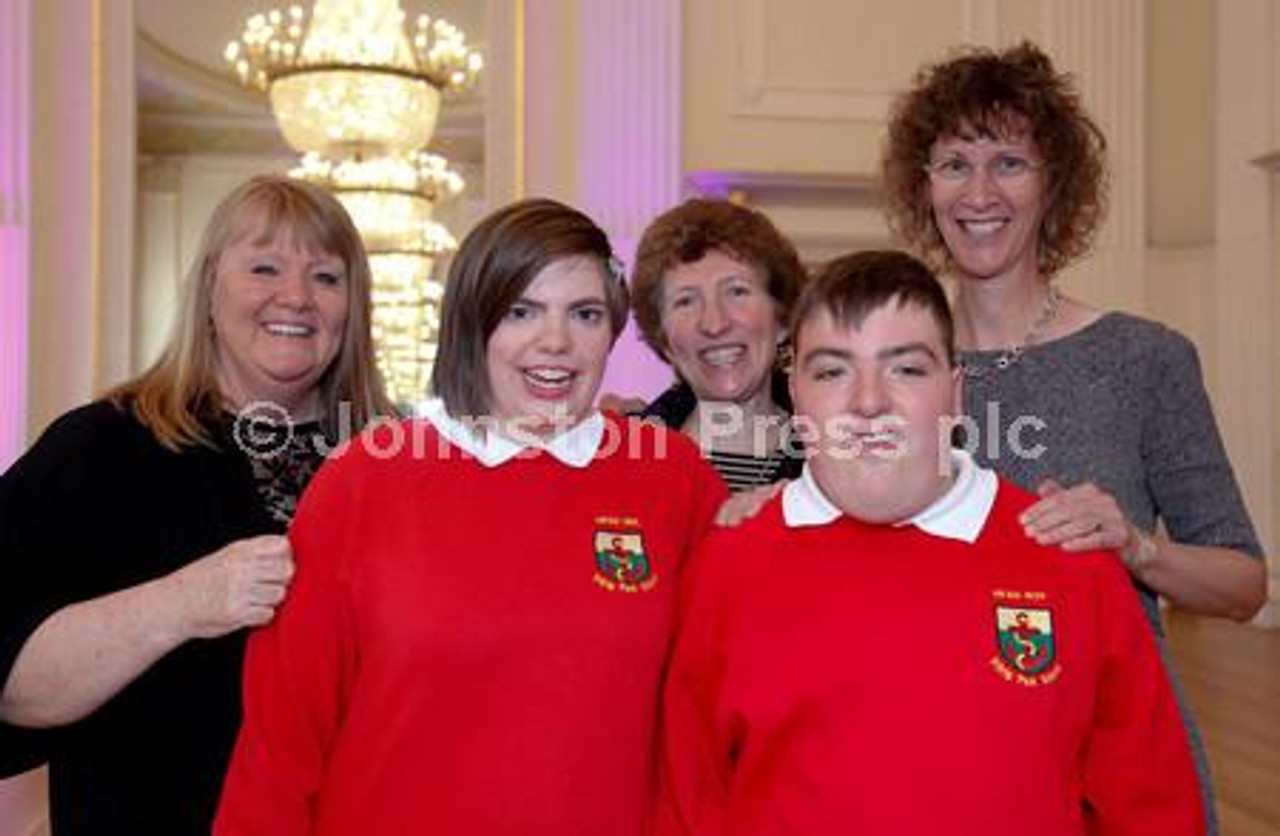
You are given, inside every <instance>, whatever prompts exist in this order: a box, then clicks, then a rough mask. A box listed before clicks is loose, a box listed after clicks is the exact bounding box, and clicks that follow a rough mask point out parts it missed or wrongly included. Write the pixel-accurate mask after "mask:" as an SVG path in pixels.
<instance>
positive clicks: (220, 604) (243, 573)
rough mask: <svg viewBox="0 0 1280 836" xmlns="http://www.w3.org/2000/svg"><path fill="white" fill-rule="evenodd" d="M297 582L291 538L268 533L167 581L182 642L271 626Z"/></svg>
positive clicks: (186, 568)
mask: <svg viewBox="0 0 1280 836" xmlns="http://www.w3.org/2000/svg"><path fill="white" fill-rule="evenodd" d="M292 579H293V550H292V548H291V547H290V545H289V539H288V538H287V537H284V536H282V535H278V534H266V535H262V536H259V537H248V538H245V539H243V540H236V541H234V542H232V543H229V544H227V545H226V546H223V547H222V548H221V549H218V550H217V551H216V552H213V553H212V554H208V555H205V556H204V557H202V558H200V559H198V560H195V561H192V562H191V563H188V564H187V565H186V566H184V567H182V568H181V569H179V570H177V571H176V572H173V573H172V574H170V575H169V576H168V577H167V578H166V579H165V581H166V585H167V586H168V587H169V590H170V594H171V595H172V596H173V601H174V603H175V605H176V606H177V612H178V618H179V624H180V629H181V630H182V633H183V638H205V639H209V638H216V637H217V636H222V635H226V634H227V633H230V632H233V631H235V630H238V629H240V628H241V627H256V626H258V625H261V624H266V623H268V622H269V621H271V619H272V618H274V617H275V612H276V607H277V606H279V604H280V602H281V601H283V600H284V597H285V593H286V592H288V590H289V582H290V581H291V580H292Z"/></svg>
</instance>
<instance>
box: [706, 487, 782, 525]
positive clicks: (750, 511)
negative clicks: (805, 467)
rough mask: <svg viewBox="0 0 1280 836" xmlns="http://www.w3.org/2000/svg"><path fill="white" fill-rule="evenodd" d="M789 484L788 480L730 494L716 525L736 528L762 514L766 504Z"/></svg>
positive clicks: (718, 513)
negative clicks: (761, 510)
mask: <svg viewBox="0 0 1280 836" xmlns="http://www.w3.org/2000/svg"><path fill="white" fill-rule="evenodd" d="M786 484H787V480H785V479H784V480H783V481H781V482H773V483H771V484H768V485H760V486H759V487H756V488H750V489H749V490H745V491H742V492H741V493H735V494H730V496H729V498H728V499H726V500H725V501H724V504H723V505H721V506H720V510H719V511H717V512H716V525H718V526H720V527H721V528H735V527H736V526H739V525H741V524H742V523H744V522H746V521H747V520H749V519H751V518H752V517H754V516H755V515H756V514H759V513H760V509H761V508H763V507H764V506H765V503H766V502H768V501H769V500H771V499H773V498H774V497H775V496H777V494H778V491H780V490H782V489H783V487H785V486H786Z"/></svg>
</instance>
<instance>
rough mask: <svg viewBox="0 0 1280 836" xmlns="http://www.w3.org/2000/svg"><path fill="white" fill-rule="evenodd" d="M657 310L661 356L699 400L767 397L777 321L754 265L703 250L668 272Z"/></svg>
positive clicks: (778, 332)
mask: <svg viewBox="0 0 1280 836" xmlns="http://www.w3.org/2000/svg"><path fill="white" fill-rule="evenodd" d="M661 310H662V331H663V334H664V335H665V336H666V342H667V354H668V359H670V361H671V363H672V365H674V366H675V367H676V370H677V371H679V372H680V376H681V377H682V378H684V380H685V381H686V382H687V383H688V384H689V385H690V387H692V389H693V391H694V393H695V394H696V395H697V396H698V399H699V400H707V401H730V402H735V403H746V402H750V401H752V400H757V401H760V400H764V401H767V400H768V398H769V391H770V390H769V381H770V374H771V373H772V370H773V361H774V357H775V356H776V354H777V350H778V342H779V341H780V340H781V338H782V326H781V324H780V323H779V322H778V308H777V303H776V302H774V300H773V297H772V296H770V295H769V291H768V283H767V280H766V277H765V275H764V274H763V273H762V272H761V271H760V270H759V269H758V268H756V267H754V266H752V265H750V264H746V263H744V262H741V261H739V260H737V259H735V258H733V257H731V256H729V255H728V254H726V253H724V252H722V251H720V250H709V251H708V252H707V254H706V255H704V256H703V257H702V258H700V259H698V260H697V261H691V262H688V263H685V264H679V265H677V266H676V267H674V268H673V269H672V270H670V271H669V272H668V273H667V275H666V277H665V278H664V279H663V282H662V302H661ZM761 405H763V404H761Z"/></svg>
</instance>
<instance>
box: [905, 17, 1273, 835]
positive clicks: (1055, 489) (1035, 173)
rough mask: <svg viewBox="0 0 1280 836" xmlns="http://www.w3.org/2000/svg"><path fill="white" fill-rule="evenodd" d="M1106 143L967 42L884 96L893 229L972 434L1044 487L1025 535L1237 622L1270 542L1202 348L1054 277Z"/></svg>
mask: <svg viewBox="0 0 1280 836" xmlns="http://www.w3.org/2000/svg"><path fill="white" fill-rule="evenodd" d="M1105 152H1106V141H1105V139H1104V137H1103V135H1102V133H1101V132H1100V131H1099V129H1098V127H1097V125H1096V124H1094V122H1093V121H1092V120H1091V119H1090V117H1089V116H1088V114H1087V113H1086V112H1085V110H1084V107H1083V105H1082V104H1081V101H1080V95H1079V93H1078V92H1077V91H1076V89H1075V88H1074V85H1073V83H1072V80H1071V79H1070V77H1069V76H1067V75H1065V74H1062V73H1059V72H1058V71H1056V70H1055V69H1054V67H1053V64H1052V62H1051V61H1050V60H1049V58H1048V57H1047V56H1046V55H1045V54H1044V53H1043V52H1042V51H1040V50H1039V49H1038V48H1037V47H1035V46H1034V45H1032V44H1029V43H1023V44H1020V45H1017V46H1014V47H1012V48H1009V49H1007V50H1004V51H993V50H987V49H971V50H967V51H964V52H961V53H959V54H957V55H955V56H953V57H951V58H949V59H948V60H945V61H942V62H940V63H938V64H935V65H932V66H928V67H925V68H924V69H923V70H922V71H921V72H920V73H919V75H918V76H917V77H916V79H915V83H914V85H913V86H912V88H911V89H910V90H908V91H907V92H906V93H904V94H903V95H902V96H901V97H900V98H899V99H898V100H897V102H896V103H895V106H894V109H893V112H892V115H891V118H890V126H889V136H888V141H887V145H886V151H885V156H884V161H883V176H884V185H885V194H886V202H887V205H888V213H889V219H890V225H891V226H892V227H893V229H894V230H895V231H896V232H897V233H899V234H900V235H901V236H902V237H903V238H904V239H905V240H906V241H907V242H908V243H910V244H911V245H913V246H914V247H915V248H916V249H917V250H918V251H919V252H920V253H921V254H922V255H924V256H925V257H926V258H927V259H929V260H930V261H932V262H933V264H934V266H935V267H938V268H939V269H941V270H943V271H945V272H948V273H950V274H951V275H952V276H953V277H954V279H955V280H956V293H955V300H954V309H955V321H956V340H957V343H958V346H959V348H960V353H961V360H962V364H963V366H964V370H965V381H964V383H965V385H964V390H965V392H964V407H965V413H966V414H967V415H968V417H969V419H970V421H969V426H968V428H967V429H968V430H969V436H968V438H967V439H966V441H967V443H968V446H969V448H970V450H971V451H972V452H974V453H975V455H976V457H977V458H978V460H979V461H980V462H982V463H984V464H986V465H987V466H990V467H992V468H994V469H995V470H997V471H998V472H1000V473H1001V474H1002V475H1004V476H1006V477H1007V478H1009V479H1011V480H1012V481H1014V482H1016V483H1019V484H1021V485H1022V486H1024V487H1026V488H1028V489H1030V490H1035V491H1037V492H1038V493H1039V494H1040V496H1041V497H1042V499H1041V501H1040V502H1039V503H1038V504H1036V505H1034V506H1033V507H1031V508H1029V509H1028V510H1027V511H1026V512H1025V513H1024V514H1023V516H1022V522H1023V525H1024V526H1025V528H1026V530H1027V533H1028V534H1029V536H1031V537H1033V538H1034V539H1035V540H1037V541H1038V542H1040V543H1047V544H1056V545H1058V546H1060V547H1062V548H1063V549H1065V550H1067V551H1085V550H1090V549H1097V548H1110V549H1115V550H1116V551H1117V552H1118V553H1119V555H1120V557H1121V559H1122V560H1123V561H1124V563H1125V566H1126V567H1127V568H1128V570H1129V572H1130V574H1131V575H1132V577H1133V580H1134V583H1135V585H1136V586H1137V587H1138V590H1139V592H1140V593H1141V595H1142V598H1143V602H1144V604H1145V605H1146V606H1147V611H1148V614H1149V616H1150V618H1151V621H1152V624H1153V625H1154V626H1155V628H1156V630H1157V632H1159V631H1160V624H1159V615H1158V609H1157V606H1156V602H1157V598H1158V597H1160V596H1163V597H1165V598H1167V599H1168V600H1169V601H1171V602H1172V603H1174V604H1176V605H1178V606H1179V607H1182V608H1184V609H1186V610H1189V611H1192V612H1197V613H1202V614H1209V615H1217V616H1229V617H1231V618H1235V619H1238V620H1241V621H1243V620H1246V619H1248V618H1250V617H1251V616H1252V615H1253V614H1254V613H1255V612H1256V611H1257V609H1258V608H1259V607H1260V606H1261V605H1262V603H1263V601H1264V599H1265V595H1266V583H1265V569H1264V565H1263V561H1262V560H1261V559H1260V558H1261V556H1262V551H1261V548H1260V546H1259V543H1258V539H1257V536H1256V535H1255V533H1254V530H1253V525H1252V523H1251V522H1250V520H1249V516H1248V513H1247V511H1246V510H1245V507H1244V503H1243V501H1242V499H1241V495H1240V491H1239V489H1238V487H1237V485H1236V482H1235V477H1234V475H1233V474H1232V471H1231V465H1230V463H1229V462H1228V460H1227V456H1226V452H1225V450H1224V448H1223V445H1222V441H1221V439H1220V437H1219V433H1218V429H1217V426H1216V423H1215V421H1214V418H1213V412H1212V409H1211V407H1210V404H1209V399H1208V396H1207V394H1206V392H1205V388H1204V382H1203V379H1202V376H1201V372H1200V366H1199V361H1198V359H1197V357H1196V352H1195V349H1194V347H1193V346H1192V344H1191V343H1190V341H1189V340H1187V339H1186V338H1185V337H1184V336H1182V335H1181V334H1179V333H1177V332H1175V331H1173V330H1172V329H1170V328H1168V327H1166V326H1164V325H1161V324H1159V323H1156V322H1152V321H1150V320H1147V319H1142V318H1140V317H1136V316H1132V315H1129V314H1125V313H1119V312H1108V311H1102V310H1099V309H1098V308H1095V307H1093V306H1092V305H1090V304H1088V303H1087V302H1085V301H1083V300H1079V299H1075V298H1071V297H1068V296H1066V295H1065V294H1063V293H1062V291H1060V290H1059V289H1058V287H1057V286H1056V285H1055V284H1054V283H1053V278H1054V276H1055V275H1057V273H1058V272H1059V271H1061V269H1062V268H1063V267H1065V266H1066V265H1067V264H1069V263H1070V262H1072V261H1073V260H1075V259H1077V258H1079V257H1080V256H1082V255H1084V254H1085V253H1086V252H1088V250H1089V249H1090V246H1091V244H1092V241H1093V237H1094V234H1095V232H1096V231H1097V229H1098V226H1099V225H1100V222H1101V219H1102V217H1103V214H1104V209H1105V198H1106V161H1105ZM1157 523H1160V524H1162V525H1163V528H1164V532H1165V533H1163V534H1157V533H1156V527H1157ZM1184 716H1185V709H1184ZM1188 720H1189V718H1188ZM1188 728H1189V730H1190V734H1191V736H1192V742H1193V745H1194V746H1195V748H1196V751H1197V755H1198V757H1199V759H1200V764H1199V766H1200V770H1201V776H1200V777H1201V786H1202V791H1203V792H1204V793H1205V801H1206V810H1207V811H1209V813H1210V816H1211V818H1212V810H1213V807H1212V803H1211V797H1210V784H1209V781H1208V772H1207V765H1206V762H1205V757H1204V751H1203V746H1202V745H1201V743H1200V740H1199V737H1198V734H1197V733H1196V732H1195V730H1194V727H1193V726H1192V724H1191V723H1190V722H1189V721H1188ZM1215 831H1216V827H1215V826H1213V825H1212V824H1211V826H1210V832H1215Z"/></svg>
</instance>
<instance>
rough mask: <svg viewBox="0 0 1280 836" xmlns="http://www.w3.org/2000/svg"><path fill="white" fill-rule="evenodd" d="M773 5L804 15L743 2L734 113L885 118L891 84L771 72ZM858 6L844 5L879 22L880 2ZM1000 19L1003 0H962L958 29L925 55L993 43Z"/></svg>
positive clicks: (759, 1)
mask: <svg viewBox="0 0 1280 836" xmlns="http://www.w3.org/2000/svg"><path fill="white" fill-rule="evenodd" d="M951 4H952V0H946V2H945V4H944V3H939V4H936V5H939V7H940V8H952V5H951ZM771 5H773V6H775V7H776V9H775V10H774V13H775V14H781V13H783V12H784V11H785V12H786V13H789V14H792V15H795V14H801V13H803V12H802V10H800V9H798V8H797V7H796V5H795V4H794V3H788V4H785V5H784V4H782V3H780V2H779V0H742V2H741V7H740V8H741V19H740V25H741V30H740V31H741V38H742V39H741V42H740V44H739V46H740V55H741V72H739V73H738V74H737V91H736V96H735V98H736V99H737V102H738V105H737V107H736V108H735V109H734V111H733V112H734V115H736V116H744V117H752V118H765V119H794V120H816V121H832V122H863V123H874V124H879V123H882V122H884V121H885V118H886V115H887V113H888V109H889V104H890V102H891V100H892V98H893V95H894V93H895V92H896V90H895V89H891V87H890V86H889V85H886V86H885V87H883V88H872V87H863V86H855V85H850V84H840V83H831V82H814V83H811V84H796V83H794V82H788V81H785V80H780V79H777V78H775V77H774V76H773V74H772V73H771V68H770V66H769V60H768V53H769V45H770V42H769V38H770V34H771V32H772V31H773V29H772V28H771V27H770V26H769V22H768V17H769V13H770V8H769V7H770V6H771ZM858 5H859V4H858V3H857V2H853V0H846V2H845V3H844V4H842V6H841V8H842V9H844V10H845V11H846V13H848V14H850V15H852V16H853V17H856V18H860V19H862V20H876V19H877V17H878V15H877V12H879V14H883V9H884V8H885V6H884V4H883V3H882V2H881V0H863V2H862V4H861V5H864V6H865V7H866V8H865V13H861V12H860V11H858V9H857V6H858ZM917 5H918V4H917ZM999 17H1000V14H999V0H961V2H960V3H959V21H958V23H957V27H956V30H955V31H954V32H950V33H948V34H947V37H946V38H945V39H944V41H941V42H940V43H939V44H938V45H937V46H936V48H935V47H931V46H929V45H927V44H926V45H925V46H924V50H923V53H922V54H928V55H933V54H939V55H940V54H941V52H940V50H941V49H942V48H943V45H944V43H945V44H954V43H971V44H978V45H985V46H990V45H994V44H995V43H996V40H997V37H998V34H999ZM871 36H872V37H874V34H872V35H871ZM901 81H903V82H905V81H906V79H902V80H901Z"/></svg>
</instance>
